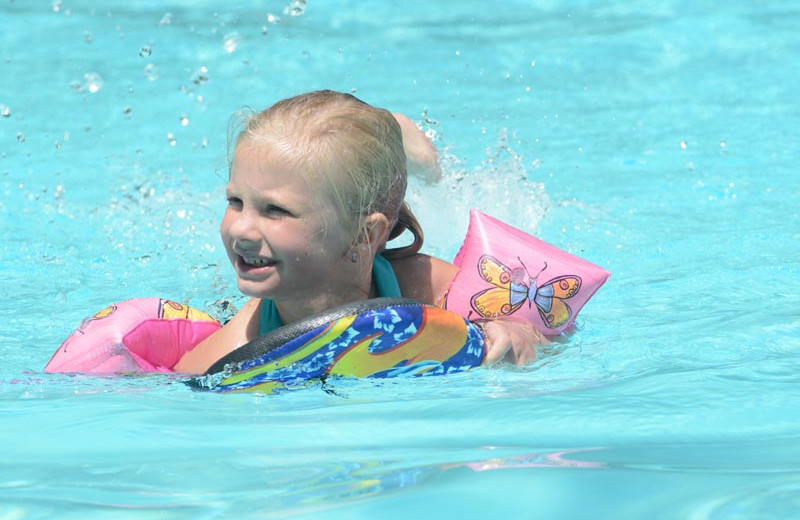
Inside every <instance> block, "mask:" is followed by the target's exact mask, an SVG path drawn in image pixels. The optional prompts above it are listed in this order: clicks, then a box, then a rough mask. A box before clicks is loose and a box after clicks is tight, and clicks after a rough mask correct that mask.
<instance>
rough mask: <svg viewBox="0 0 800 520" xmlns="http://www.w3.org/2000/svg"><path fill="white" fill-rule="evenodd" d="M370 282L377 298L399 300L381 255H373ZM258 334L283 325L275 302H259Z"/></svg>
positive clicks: (394, 278) (390, 271)
mask: <svg viewBox="0 0 800 520" xmlns="http://www.w3.org/2000/svg"><path fill="white" fill-rule="evenodd" d="M372 282H373V283H374V284H375V290H376V292H377V293H378V296H381V297H389V298H400V297H401V296H402V294H401V293H400V284H398V283H397V276H395V274H394V269H392V264H390V263H389V261H388V260H387V259H385V258H384V257H382V256H381V255H375V261H373V262H372ZM258 318H259V327H258V332H259V334H266V333H267V332H270V331H273V330H275V329H277V328H278V327H282V326H283V325H284V323H283V320H281V315H280V314H278V308H277V307H276V306H275V302H274V301H272V300H270V299H269V298H264V299H262V300H261V311H260V312H259V317H258Z"/></svg>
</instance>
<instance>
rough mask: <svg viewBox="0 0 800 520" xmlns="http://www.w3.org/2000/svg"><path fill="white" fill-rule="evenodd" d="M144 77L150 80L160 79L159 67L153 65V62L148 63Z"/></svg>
mask: <svg viewBox="0 0 800 520" xmlns="http://www.w3.org/2000/svg"><path fill="white" fill-rule="evenodd" d="M144 77H145V78H147V79H148V80H150V81H155V80H157V79H158V67H156V66H155V65H153V64H152V63H148V64H147V65H145V66H144Z"/></svg>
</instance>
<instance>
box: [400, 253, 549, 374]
mask: <svg viewBox="0 0 800 520" xmlns="http://www.w3.org/2000/svg"><path fill="white" fill-rule="evenodd" d="M391 262H392V268H394V272H395V275H396V276H397V282H398V283H399V285H400V292H401V293H402V294H403V296H404V297H406V298H415V299H418V300H422V301H425V302H427V303H430V304H433V305H438V304H439V303H440V302H441V300H442V298H444V296H445V294H446V293H447V290H448V289H449V288H450V283H451V282H452V281H453V278H454V277H455V275H456V273H458V267H456V266H454V265H453V264H451V263H450V262H445V261H444V260H441V259H439V258H435V257H432V256H428V255H423V254H417V255H413V256H409V257H405V258H398V259H395V260H392V261H391ZM481 322H482V328H483V332H484V336H485V337H486V347H487V348H486V361H485V363H486V364H487V365H490V364H492V363H496V362H498V361H501V360H504V361H507V362H509V363H513V364H515V365H524V364H527V363H532V362H534V361H536V349H535V347H536V345H542V344H547V343H549V341H548V340H547V339H546V338H545V337H544V335H542V333H541V332H539V331H538V330H536V328H535V327H533V325H531V324H529V323H526V322H519V321H512V320H509V319H495V320H481Z"/></svg>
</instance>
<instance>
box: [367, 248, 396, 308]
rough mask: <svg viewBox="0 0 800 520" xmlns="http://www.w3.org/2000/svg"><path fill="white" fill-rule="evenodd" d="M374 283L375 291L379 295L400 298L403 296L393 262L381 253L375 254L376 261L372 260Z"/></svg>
mask: <svg viewBox="0 0 800 520" xmlns="http://www.w3.org/2000/svg"><path fill="white" fill-rule="evenodd" d="M372 283H374V284H375V291H376V292H377V293H378V296H379V297H386V298H400V297H401V296H402V294H401V293H400V284H398V283H397V276H395V274H394V269H392V264H390V263H389V261H388V260H387V259H385V258H384V257H382V256H381V255H375V261H373V262H372Z"/></svg>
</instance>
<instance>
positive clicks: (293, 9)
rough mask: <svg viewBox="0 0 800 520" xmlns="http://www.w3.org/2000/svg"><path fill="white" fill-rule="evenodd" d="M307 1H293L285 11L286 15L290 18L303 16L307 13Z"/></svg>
mask: <svg viewBox="0 0 800 520" xmlns="http://www.w3.org/2000/svg"><path fill="white" fill-rule="evenodd" d="M306 4H307V2H306V0H292V2H290V3H289V5H287V6H286V7H285V8H284V9H283V12H284V14H288V15H289V16H302V15H303V13H305V12H306Z"/></svg>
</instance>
